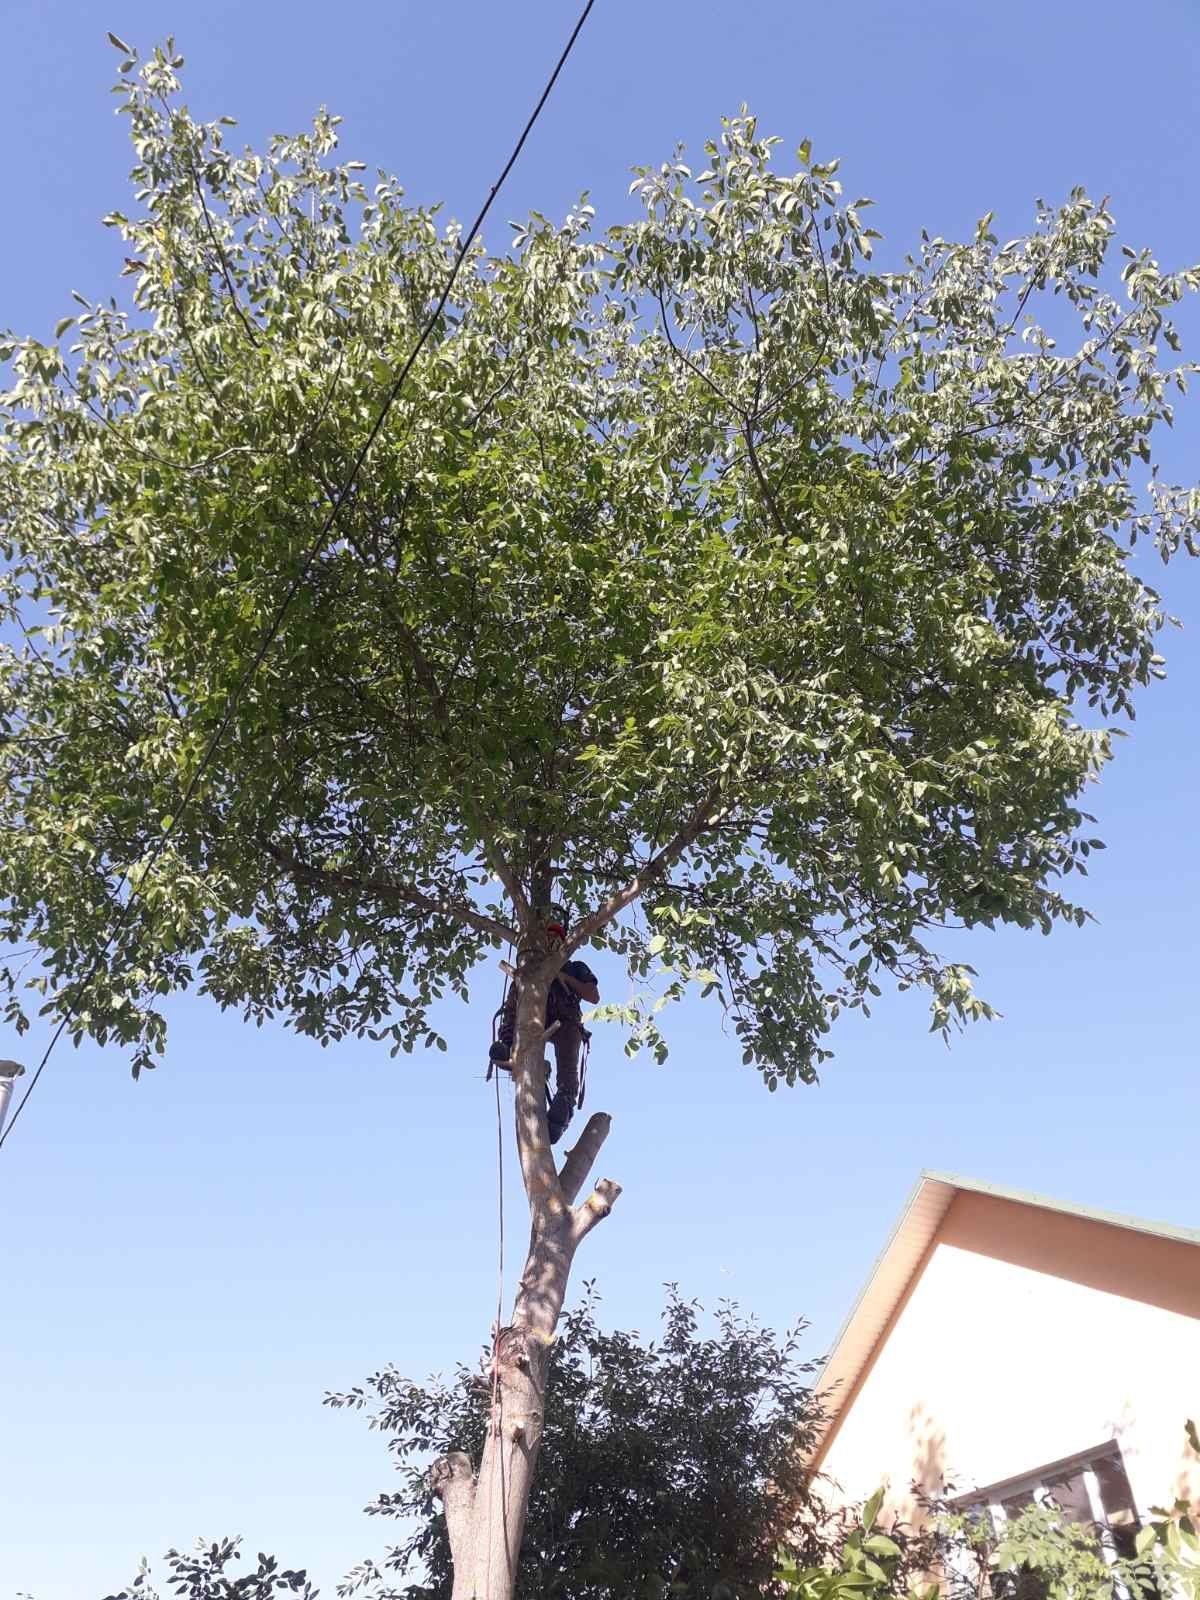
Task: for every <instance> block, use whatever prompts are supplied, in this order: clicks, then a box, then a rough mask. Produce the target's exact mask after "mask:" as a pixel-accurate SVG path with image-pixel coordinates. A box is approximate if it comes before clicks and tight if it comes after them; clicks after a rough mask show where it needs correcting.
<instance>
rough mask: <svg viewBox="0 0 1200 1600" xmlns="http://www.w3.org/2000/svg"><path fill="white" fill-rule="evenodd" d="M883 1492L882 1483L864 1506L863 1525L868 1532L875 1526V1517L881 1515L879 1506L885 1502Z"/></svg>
mask: <svg viewBox="0 0 1200 1600" xmlns="http://www.w3.org/2000/svg"><path fill="white" fill-rule="evenodd" d="M883 1493H884V1491H883V1487H882V1485H881V1486H880V1487H879V1488H878V1489H876V1491H875V1493H874V1494H873V1495H872V1496H871V1498H870V1499H869V1500H868V1501H867V1503H866V1505H865V1506H864V1507H863V1513H862V1525H863V1527H864V1528H865V1529H866V1530H867V1531H868V1532H870V1530H871V1529H872V1528H873V1527H874V1526H875V1518H876V1517H877V1516H878V1515H879V1508H880V1506H881V1505H882V1504H883Z"/></svg>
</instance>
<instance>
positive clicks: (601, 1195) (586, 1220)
mask: <svg viewBox="0 0 1200 1600" xmlns="http://www.w3.org/2000/svg"><path fill="white" fill-rule="evenodd" d="M620 1196H621V1185H620V1184H619V1183H614V1182H613V1180H612V1179H611V1178H601V1179H600V1182H599V1183H598V1184H597V1185H596V1187H595V1188H594V1189H593V1190H592V1192H591V1194H590V1195H588V1197H587V1199H586V1200H585V1201H584V1202H583V1204H582V1205H581V1206H576V1207H575V1210H574V1212H573V1213H572V1231H573V1234H574V1238H575V1243H576V1244H578V1243H579V1241H580V1240H581V1239H586V1238H587V1236H588V1234H589V1233H591V1231H592V1229H593V1228H594V1227H595V1226H596V1224H597V1223H598V1222H603V1221H604V1219H605V1217H606V1216H607V1215H608V1213H609V1212H610V1211H611V1210H612V1208H613V1207H614V1206H615V1205H616V1203H617V1201H618V1200H619V1199H620Z"/></svg>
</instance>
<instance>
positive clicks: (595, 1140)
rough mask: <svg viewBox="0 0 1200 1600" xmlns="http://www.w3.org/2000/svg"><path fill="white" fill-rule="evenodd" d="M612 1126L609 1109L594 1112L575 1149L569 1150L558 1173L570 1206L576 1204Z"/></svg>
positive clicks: (565, 1197) (561, 1186) (560, 1185)
mask: <svg viewBox="0 0 1200 1600" xmlns="http://www.w3.org/2000/svg"><path fill="white" fill-rule="evenodd" d="M611 1127H612V1118H611V1117H610V1116H609V1114H608V1112H607V1111H596V1112H593V1114H592V1115H591V1116H590V1117H589V1118H588V1121H587V1127H586V1128H584V1130H583V1132H582V1133H581V1134H580V1135H579V1140H578V1142H577V1143H576V1145H575V1146H574V1148H573V1149H571V1150H568V1151H567V1158H566V1160H565V1161H564V1162H563V1164H562V1168H561V1170H560V1171H559V1174H558V1182H559V1187H560V1188H561V1189H562V1192H563V1199H564V1200H565V1201H566V1202H567V1204H568V1205H569V1206H570V1205H574V1204H575V1197H576V1196H577V1195H578V1193H579V1191H580V1189H582V1188H583V1186H584V1184H585V1183H586V1181H587V1175H588V1173H589V1172H590V1171H591V1170H592V1167H593V1165H594V1164H595V1160H596V1157H597V1156H598V1155H599V1154H600V1147H601V1145H602V1144H603V1143H604V1141H605V1139H607V1138H608V1131H609V1129H610V1128H611Z"/></svg>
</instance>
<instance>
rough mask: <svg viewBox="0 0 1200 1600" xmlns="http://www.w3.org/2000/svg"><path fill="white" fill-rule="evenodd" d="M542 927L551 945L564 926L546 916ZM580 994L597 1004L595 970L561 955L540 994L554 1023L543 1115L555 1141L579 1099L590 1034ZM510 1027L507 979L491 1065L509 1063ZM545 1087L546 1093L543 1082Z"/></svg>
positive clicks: (512, 1008) (512, 1009) (512, 1015)
mask: <svg viewBox="0 0 1200 1600" xmlns="http://www.w3.org/2000/svg"><path fill="white" fill-rule="evenodd" d="M546 933H547V935H548V936H549V940H550V945H551V948H552V949H554V948H557V947H559V946H561V945H562V944H563V943H564V942H565V940H566V937H567V930H566V928H565V927H564V926H563V924H562V923H561V922H548V923H547V924H546ZM582 1000H586V1001H587V1003H588V1004H589V1005H592V1006H594V1005H596V1004H598V1002H599V1000H600V989H599V986H598V985H597V983H596V974H595V973H594V972H593V971H592V969H591V968H590V967H589V966H588V965H587V964H586V962H583V961H564V962H563V965H562V967H561V968H560V969H559V973H558V976H557V977H556V978H555V979H554V982H553V983H552V984H551V985H550V991H549V993H548V994H547V996H546V1027H547V1028H549V1027H551V1026H552V1024H554V1023H555V1022H557V1023H558V1027H557V1028H555V1030H554V1032H553V1033H552V1034H551V1036H550V1043H551V1044H552V1045H553V1046H554V1093H553V1094H552V1095H550V1104H549V1106H548V1107H547V1110H546V1120H547V1122H548V1123H549V1124H550V1143H551V1144H557V1143H558V1141H559V1140H560V1139H561V1138H562V1136H563V1133H564V1131H565V1130H566V1126H567V1124H568V1123H569V1122H570V1120H571V1118H572V1116H573V1115H574V1114H575V1107H576V1106H577V1105H582V1103H583V1095H582V1093H581V1092H580V1071H579V1064H580V1057H581V1055H582V1054H583V1053H584V1051H585V1050H586V1047H587V1044H588V1041H589V1040H590V1039H591V1034H590V1033H588V1031H587V1029H586V1028H585V1027H584V1026H583V1021H582V1017H581V1010H580V1001H582ZM516 1029H517V989H516V985H515V984H512V985H510V986H509V990H508V994H507V995H506V996H505V1000H504V1005H503V1006H502V1007H501V1009H500V1014H499V1027H498V1028H497V1029H496V1039H495V1043H494V1044H493V1045H492V1048H491V1051H490V1055H491V1060H492V1062H493V1064H494V1065H496V1066H499V1067H507V1066H508V1065H509V1062H510V1058H511V1056H512V1048H513V1039H514V1036H515V1034H516ZM546 1092H547V1094H549V1093H550V1090H549V1085H547V1090H546Z"/></svg>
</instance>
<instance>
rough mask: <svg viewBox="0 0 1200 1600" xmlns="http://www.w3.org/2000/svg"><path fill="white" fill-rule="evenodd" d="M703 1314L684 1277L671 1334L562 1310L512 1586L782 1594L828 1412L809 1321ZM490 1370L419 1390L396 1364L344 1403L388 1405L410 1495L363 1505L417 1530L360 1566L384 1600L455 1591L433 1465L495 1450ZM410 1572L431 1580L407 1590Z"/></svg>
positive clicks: (671, 1314)
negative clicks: (777, 1327) (645, 1335)
mask: <svg viewBox="0 0 1200 1600" xmlns="http://www.w3.org/2000/svg"><path fill="white" fill-rule="evenodd" d="M698 1309H699V1308H698V1307H697V1305H696V1303H695V1302H694V1301H685V1300H684V1299H682V1298H681V1297H680V1295H679V1293H678V1291H677V1290H676V1289H675V1288H674V1287H671V1289H670V1291H669V1295H668V1299H667V1305H666V1310H665V1312H664V1315H663V1321H664V1327H663V1332H662V1337H661V1339H660V1340H658V1341H651V1342H645V1341H643V1340H642V1339H641V1338H640V1337H639V1336H638V1334H637V1333H632V1332H620V1331H616V1332H611V1333H605V1332H603V1331H602V1330H601V1329H600V1327H599V1326H598V1324H597V1320H596V1298H595V1295H594V1293H593V1292H592V1290H591V1289H590V1287H589V1289H588V1292H587V1293H586V1294H585V1296H584V1299H583V1301H582V1303H581V1304H580V1305H579V1306H577V1307H576V1308H574V1309H573V1310H571V1311H570V1312H568V1313H567V1314H565V1315H564V1317H563V1320H562V1325H561V1330H560V1333H559V1336H558V1338H557V1339H556V1340H555V1343H554V1347H553V1351H552V1353H551V1357H550V1364H549V1373H548V1378H549V1381H548V1383H547V1387H546V1415H545V1424H544V1433H543V1438H542V1467H541V1472H540V1474H539V1476H538V1479H537V1482H536V1483H535V1485H534V1488H533V1492H532V1494H531V1497H530V1502H529V1515H528V1520H527V1522H526V1525H525V1542H524V1545H523V1547H522V1553H521V1569H520V1573H519V1575H518V1579H517V1587H516V1593H517V1596H518V1597H522V1600H535V1597H541V1596H545V1597H546V1600H552V1597H554V1596H570V1597H572V1600H591V1597H595V1600H608V1597H612V1596H644V1597H646V1600H651V1597H655V1596H666V1595H669V1594H684V1593H686V1594H694V1595H697V1596H704V1597H705V1600H708V1597H709V1596H714V1595H715V1596H717V1597H718V1600H721V1597H722V1596H727V1597H729V1600H732V1597H733V1596H737V1597H738V1600H753V1597H756V1596H766V1595H773V1594H777V1593H778V1592H779V1591H778V1588H777V1585H776V1583H775V1581H774V1574H775V1565H776V1559H775V1558H776V1552H777V1550H778V1548H779V1546H780V1545H781V1544H782V1543H783V1542H784V1540H785V1538H787V1537H788V1535H789V1534H790V1533H791V1532H792V1530H793V1529H794V1527H795V1525H796V1518H797V1510H798V1508H799V1507H800V1506H801V1505H802V1504H803V1503H805V1502H806V1501H807V1499H808V1486H807V1467H806V1456H807V1447H808V1446H809V1445H810V1444H811V1443H812V1440H813V1435H814V1430H815V1428H816V1425H817V1422H818V1420H819V1415H820V1408H819V1406H818V1404H817V1402H816V1399H815V1397H814V1395H813V1393H812V1389H811V1378H810V1374H811V1372H812V1371H813V1368H812V1365H811V1364H805V1363H802V1362H801V1361H800V1359H799V1357H798V1355H797V1348H798V1340H799V1335H800V1333H801V1331H802V1330H801V1329H800V1328H796V1329H794V1330H792V1331H791V1332H789V1333H787V1334H785V1335H783V1336H782V1337H777V1336H776V1335H775V1334H773V1333H772V1332H771V1331H770V1330H769V1329H765V1328H763V1327H761V1326H760V1325H759V1324H758V1323H757V1322H755V1321H754V1320H753V1319H749V1318H746V1317H744V1316H742V1315H741V1314H740V1313H739V1311H738V1308H737V1307H736V1306H735V1305H732V1304H724V1305H722V1306H721V1307H719V1308H718V1310H717V1313H716V1319H715V1320H716V1327H715V1330H714V1332H713V1333H712V1334H710V1335H705V1334H703V1333H702V1332H701V1329H700V1325H699V1319H698V1315H697V1312H698ZM489 1385H490V1362H489V1361H488V1360H487V1359H486V1358H485V1363H484V1365H483V1367H482V1369H477V1370H471V1369H469V1368H466V1367H460V1368H459V1369H458V1371H457V1372H456V1374H455V1377H454V1379H453V1380H452V1381H451V1382H449V1383H445V1382H440V1381H437V1380H433V1381H431V1382H429V1383H428V1384H425V1385H420V1384H415V1383H413V1382H411V1381H410V1380H409V1379H407V1378H405V1377H403V1376H402V1374H401V1373H400V1372H398V1371H397V1370H396V1369H395V1368H392V1367H388V1368H385V1369H384V1370H383V1371H382V1372H379V1373H376V1374H375V1375H374V1376H373V1377H372V1378H371V1379H370V1381H369V1383H368V1384H367V1386H366V1387H365V1389H363V1388H360V1389H354V1390H351V1391H350V1392H349V1393H348V1394H341V1395H331V1396H330V1397H329V1403H330V1404H332V1405H335V1406H346V1405H350V1406H355V1407H359V1408H361V1407H364V1406H367V1405H373V1406H374V1407H375V1409H374V1411H373V1414H372V1417H371V1423H372V1426H373V1427H376V1428H378V1429H380V1430H381V1431H382V1432H383V1433H385V1434H387V1435H388V1436H389V1438H388V1447H389V1449H390V1450H391V1452H392V1453H393V1455H394V1456H395V1458H396V1464H397V1467H398V1468H399V1470H400V1471H401V1473H402V1474H403V1478H404V1484H403V1487H402V1489H401V1490H400V1491H399V1492H394V1493H387V1494H382V1495H380V1496H379V1498H378V1499H377V1500H376V1501H375V1502H374V1504H373V1505H371V1506H370V1507H368V1510H370V1511H372V1512H374V1513H377V1514H379V1515H382V1516H388V1517H401V1518H403V1519H405V1521H406V1526H407V1527H408V1529H409V1530H410V1531H408V1532H407V1533H406V1536H405V1538H404V1539H403V1540H402V1542H401V1543H400V1544H399V1545H397V1546H396V1547H395V1548H394V1549H392V1550H391V1551H390V1552H389V1555H388V1558H387V1560H386V1561H385V1562H384V1563H383V1566H382V1568H381V1567H379V1566H377V1565H376V1564H375V1563H373V1562H367V1563H364V1565H363V1566H362V1567H360V1568H358V1569H357V1570H356V1572H355V1573H354V1574H352V1575H351V1580H350V1581H349V1582H348V1583H347V1584H346V1585H345V1586H344V1592H345V1593H347V1594H350V1593H353V1592H355V1591H356V1590H358V1589H360V1588H362V1587H364V1586H366V1587H368V1588H369V1592H370V1594H371V1595H372V1596H373V1597H375V1600H385V1597H386V1596H393V1597H394V1596H398V1595H401V1594H402V1595H403V1596H404V1597H405V1600H448V1597H449V1595H450V1593H451V1589H452V1576H453V1573H452V1563H451V1554H450V1545H449V1541H448V1539H447V1535H446V1523H445V1519H444V1518H443V1517H442V1516H441V1515H440V1514H439V1512H438V1509H437V1506H436V1502H435V1501H434V1499H433V1497H432V1495H431V1493H430V1485H429V1475H428V1457H429V1456H430V1454H431V1453H433V1454H435V1455H440V1454H442V1453H444V1452H447V1451H449V1450H450V1449H452V1448H455V1447H463V1446H465V1447H466V1449H467V1450H468V1452H469V1453H470V1454H471V1455H472V1456H473V1457H476V1458H477V1457H478V1455H479V1453H480V1452H481V1451H482V1448H483V1445H484V1434H485V1430H486V1415H487V1404H486V1399H487V1392H488V1388H489ZM414 1571H416V1572H418V1573H419V1572H423V1573H424V1577H423V1578H422V1581H420V1582H416V1583H411V1584H410V1585H409V1586H405V1585H404V1580H405V1579H406V1578H407V1579H412V1577H413V1575H414Z"/></svg>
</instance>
